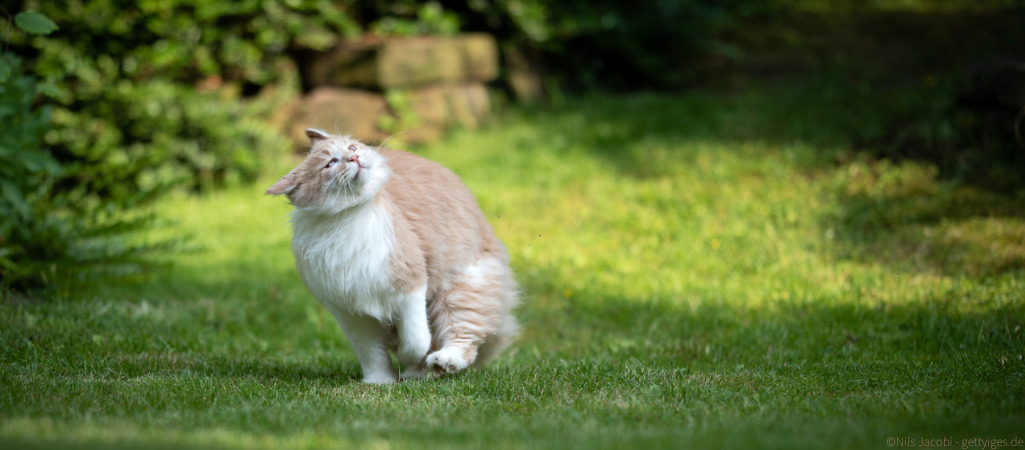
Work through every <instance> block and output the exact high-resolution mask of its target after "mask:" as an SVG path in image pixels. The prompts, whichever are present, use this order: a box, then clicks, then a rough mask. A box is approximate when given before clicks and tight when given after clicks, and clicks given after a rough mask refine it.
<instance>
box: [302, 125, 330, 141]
mask: <svg viewBox="0 0 1025 450" xmlns="http://www.w3.org/2000/svg"><path fill="white" fill-rule="evenodd" d="M306 137H308V138H310V143H311V144H316V143H317V141H319V140H321V139H327V138H329V137H331V135H330V134H327V132H326V131H324V130H318V129H316V128H307V129H306Z"/></svg>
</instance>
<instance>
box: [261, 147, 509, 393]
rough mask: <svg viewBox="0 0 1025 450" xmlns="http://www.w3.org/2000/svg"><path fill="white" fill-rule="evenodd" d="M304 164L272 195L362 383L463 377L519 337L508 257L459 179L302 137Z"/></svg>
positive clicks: (389, 155)
mask: <svg viewBox="0 0 1025 450" xmlns="http://www.w3.org/2000/svg"><path fill="white" fill-rule="evenodd" d="M306 135H307V136H309V138H310V140H311V142H312V148H311V149H310V152H309V154H308V155H307V157H306V160H305V161H303V162H302V163H301V164H299V166H298V167H296V168H295V169H292V171H291V172H289V173H288V174H287V175H285V176H284V177H282V178H281V179H280V180H278V182H277V183H274V185H273V186H271V187H270V188H268V189H267V193H268V194H273V195H279V194H284V195H286V196H288V199H289V201H290V202H291V203H292V205H293V206H295V211H294V212H293V213H292V227H293V237H292V251H293V253H294V254H295V261H296V268H297V269H298V271H299V274H300V275H301V276H302V279H303V281H304V282H305V283H306V286H307V287H308V288H309V290H310V291H311V292H312V293H313V295H314V296H316V297H317V298H318V299H320V301H321V303H323V304H324V306H326V307H327V309H328V310H330V311H331V313H332V314H333V315H334V316H335V318H336V319H337V320H338V324H339V325H340V326H341V327H342V331H344V332H345V335H346V337H348V339H349V342H350V343H351V344H352V347H353V350H355V353H356V357H357V358H358V359H359V363H360V366H362V368H363V381H365V382H367V383H392V382H395V381H396V380H398V379H399V378H400V376H399V375H398V372H397V371H396V370H395V367H394V366H393V365H392V362H391V358H390V356H389V353H388V352H389V350H391V351H393V352H395V354H396V357H397V359H398V361H399V363H400V364H401V365H402V366H403V367H404V369H405V370H404V372H403V373H402V375H401V378H403V379H405V378H411V377H422V376H427V375H430V374H448V373H456V372H459V371H461V370H463V369H465V368H467V367H469V366H471V365H474V366H477V365H480V364H482V363H484V362H485V361H487V360H488V359H489V358H490V357H493V356H494V355H495V354H497V353H498V351H499V350H501V349H502V348H503V347H505V346H506V345H507V344H508V343H509V341H510V340H511V339H512V338H513V337H514V335H515V334H516V332H517V329H518V325H517V323H516V320H515V318H514V317H513V315H512V309H513V308H514V307H515V306H516V303H517V292H518V290H517V286H516V282H515V280H514V279H513V274H512V271H511V270H510V268H509V257H508V254H507V253H506V250H505V246H504V245H502V242H501V241H499V240H498V238H497V237H495V233H494V231H493V230H492V228H491V226H490V225H488V223H487V221H486V220H485V219H484V215H483V214H482V213H481V211H480V208H479V207H478V206H477V202H476V200H475V199H474V197H473V194H471V193H470V190H469V189H467V188H466V186H465V185H463V183H462V182H461V181H460V180H459V177H457V176H456V175H455V174H453V173H452V172H451V171H449V170H448V169H446V168H444V167H442V166H441V165H439V164H437V163H434V162H431V161H428V160H426V159H424V158H421V157H419V156H416V155H412V154H409V153H404V152H400V151H395V150H388V149H382V148H375V147H372V146H368V145H364V144H363V143H360V142H359V141H356V140H354V139H351V138H350V137H348V136H333V135H329V134H328V133H325V132H323V131H320V130H316V129H309V130H306Z"/></svg>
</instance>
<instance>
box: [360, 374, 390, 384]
mask: <svg viewBox="0 0 1025 450" xmlns="http://www.w3.org/2000/svg"><path fill="white" fill-rule="evenodd" d="M396 381H398V380H397V379H396V378H395V374H392V373H378V374H368V375H364V376H363V382H364V383H367V384H392V383H394V382H396Z"/></svg>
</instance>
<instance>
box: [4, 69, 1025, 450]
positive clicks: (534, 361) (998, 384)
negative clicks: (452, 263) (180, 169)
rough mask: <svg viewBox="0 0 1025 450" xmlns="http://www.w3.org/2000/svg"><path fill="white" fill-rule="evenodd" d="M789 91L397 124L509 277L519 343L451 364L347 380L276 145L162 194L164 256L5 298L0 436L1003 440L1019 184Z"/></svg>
mask: <svg viewBox="0 0 1025 450" xmlns="http://www.w3.org/2000/svg"><path fill="white" fill-rule="evenodd" d="M781 89H782V90H781ZM800 92H801V91H800V90H794V91H786V90H785V88H778V87H774V86H769V87H765V88H762V89H752V90H747V91H744V93H734V94H727V93H714V92H701V91H696V92H692V93H688V94H679V95H661V94H660V95H654V94H651V95H645V94H637V95H631V96H620V97H593V98H583V99H577V100H572V101H568V102H567V103H565V104H562V105H560V106H555V107H548V108H543V109H537V110H534V109H517V110H513V111H510V112H507V113H505V114H504V115H503V116H502V117H501V118H499V119H498V120H496V121H495V123H494V124H493V125H492V126H490V127H489V128H487V129H484V130H481V131H476V132H459V133H456V134H455V135H454V136H452V137H451V138H450V139H449V140H447V141H445V142H442V143H439V144H435V145H431V146H427V147H424V148H419V149H417V151H418V152H419V153H421V154H424V155H426V156H428V157H430V158H432V159H435V160H437V161H440V162H442V163H444V164H446V165H447V166H449V167H450V168H452V169H453V170H455V171H456V172H457V173H459V174H460V175H461V176H462V177H463V179H464V181H465V182H466V183H467V184H468V185H469V186H470V187H471V189H472V190H473V191H474V192H475V193H476V194H477V195H478V198H479V202H480V204H481V206H482V208H483V209H484V211H485V213H486V214H487V216H488V217H489V218H490V220H491V222H492V224H493V225H494V226H495V228H496V230H497V232H498V234H499V236H500V237H501V238H502V239H503V240H504V241H505V243H506V245H507V246H508V248H509V251H510V254H511V257H512V261H513V265H514V267H515V269H516V270H517V274H518V279H519V281H520V282H521V284H522V286H523V290H524V302H523V307H522V308H521V309H520V311H519V313H518V314H519V316H520V317H521V319H522V322H523V324H524V332H523V334H522V336H521V339H520V340H519V342H518V344H517V345H516V346H515V347H513V348H512V350H511V351H510V352H509V353H507V354H506V355H505V356H504V357H502V358H500V359H499V360H498V361H496V362H495V363H493V364H491V365H489V366H487V367H486V368H484V369H482V370H480V371H475V372H469V373H465V374H461V375H458V376H454V377H450V378H444V379H437V380H417V381H411V382H406V383H402V384H397V385H393V386H368V385H364V384H361V383H359V382H358V378H359V374H360V372H359V367H358V364H357V362H356V359H355V357H354V355H353V353H352V351H351V350H350V349H349V348H348V344H347V343H346V341H345V339H344V336H343V335H342V333H341V332H340V330H339V329H338V327H337V326H336V324H335V323H334V321H333V319H332V318H331V317H330V314H329V313H327V312H326V311H325V310H324V309H323V308H322V307H320V306H319V304H318V303H317V301H316V300H315V299H314V298H313V297H312V296H311V295H310V294H308V293H307V292H306V291H305V290H304V288H303V286H302V283H301V282H300V280H299V278H298V275H297V274H296V273H295V271H294V269H293V267H292V256H291V254H290V251H289V229H288V224H287V215H288V212H289V210H290V207H288V205H287V204H286V203H285V202H284V200H282V199H280V198H274V197H267V196H264V195H262V192H263V189H264V188H265V187H266V185H269V184H270V183H271V182H272V181H273V180H274V179H276V177H277V176H280V175H281V174H284V173H285V172H286V171H287V170H288V169H289V168H290V166H291V165H292V164H294V162H295V161H294V160H292V159H289V158H288V157H285V156H283V157H282V158H281V159H280V160H279V161H277V164H276V168H275V169H274V170H272V171H270V172H271V173H268V174H267V176H266V179H265V180H263V181H262V182H261V183H258V184H257V185H254V186H246V187H240V188H233V189H230V190H228V191H226V192H222V193H218V194H214V195H210V196H208V197H205V198H202V199H195V198H184V197H183V198H174V199H169V200H166V201H163V202H161V203H160V204H159V205H157V207H156V208H155V211H156V212H157V213H158V215H159V216H160V217H161V218H163V219H166V220H168V221H170V222H173V223H175V225H173V226H170V227H168V228H165V229H163V230H161V231H159V233H163V234H168V235H190V236H192V237H193V239H192V242H193V243H194V244H195V245H196V246H197V247H198V248H199V250H198V251H196V252H193V253H188V254H185V255H181V256H178V257H175V262H176V264H175V266H174V268H173V269H172V270H170V271H167V272H160V273H157V274H155V275H154V277H153V278H152V279H151V280H149V281H146V282H144V283H141V284H121V285H99V286H95V287H93V288H89V289H84V290H81V291H76V292H74V293H72V295H70V296H69V297H68V298H63V299H58V300H53V301H47V302H26V301H12V302H4V303H2V304H0V342H2V345H0V447H3V448H15V447H60V448H65V447H100V448H116V447H120V446H124V447H142V448H163V447H167V448H195V447H204V446H211V447H229V448H269V449H279V448H344V447H349V446H351V447H357V448H425V447H426V448H432V447H437V446H443V447H456V448H459V447H463V448H483V447H528V448H534V447H541V448H587V449H591V448H691V447H694V448H700V447H712V448H745V447H768V448H772V447H775V448H793V447H795V446H800V447H817V448H884V447H887V438H889V437H893V438H903V439H908V438H911V439H915V440H919V439H921V438H940V439H942V438H947V439H949V440H950V441H951V446H954V447H961V446H962V442H961V440H962V439H970V438H991V439H1006V440H1011V439H1014V438H1022V439H1025V426H1023V425H1022V424H1025V361H1023V359H1022V354H1023V353H1025V331H1023V330H1022V326H1023V323H1025V300H1023V299H1025V195H1013V194H997V193H992V192H990V191H986V190H983V189H982V188H977V187H972V185H969V184H964V183H961V182H958V181H955V180H952V179H949V178H946V177H943V176H941V175H939V174H938V173H937V171H936V170H934V169H932V168H931V166H929V165H927V164H924V163H915V162H904V163H882V162H877V161H874V160H873V159H871V158H869V157H867V156H864V155H863V154H861V153H858V152H856V151H854V150H853V149H854V144H852V139H851V138H850V136H849V135H845V134H844V132H843V131H842V130H838V129H834V128H831V127H832V126H833V125H835V126H836V127H840V128H842V127H843V126H851V125H850V124H849V123H847V124H846V125H836V124H840V123H846V122H845V121H846V120H847V119H848V118H849V117H847V116H844V114H847V115H850V116H853V115H856V114H857V113H859V111H857V110H854V111H850V110H848V111H846V112H841V115H840V116H839V117H832V118H830V117H826V116H827V115H824V114H822V113H821V112H820V110H819V109H817V108H818V106H821V104H820V105H815V104H810V105H803V106H802V105H801V104H800V102H801V101H804V100H806V99H802V97H801V95H800ZM821 101H822V102H829V101H831V100H830V99H829V98H825V99H822V100H821ZM861 120H865V121H866V122H871V121H872V120H873V117H871V116H870V115H869V116H868V117H862V118H861ZM904 442H907V441H904ZM971 448H982V446H981V445H977V446H973V447H971Z"/></svg>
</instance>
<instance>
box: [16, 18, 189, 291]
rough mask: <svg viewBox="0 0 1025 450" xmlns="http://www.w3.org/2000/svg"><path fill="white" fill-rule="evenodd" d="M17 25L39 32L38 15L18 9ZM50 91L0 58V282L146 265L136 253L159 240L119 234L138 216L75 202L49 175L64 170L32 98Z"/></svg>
mask: <svg viewBox="0 0 1025 450" xmlns="http://www.w3.org/2000/svg"><path fill="white" fill-rule="evenodd" d="M16 23H17V24H18V27H19V28H21V29H23V30H24V31H27V32H31V33H46V32H49V31H52V29H53V28H50V27H51V26H54V25H53V23H52V22H50V21H49V20H48V19H47V18H46V17H45V16H42V15H39V14H32V13H23V14H19V15H18V20H17V22H16ZM40 91H45V92H48V93H50V94H56V93H57V91H56V89H55V88H54V87H53V86H52V85H48V84H40V83H38V82H37V81H36V80H35V79H34V78H33V77H31V76H27V75H24V74H23V69H22V61H21V59H20V58H18V57H16V56H14V55H10V54H4V55H3V58H2V59H0V123H3V124H5V127H4V132H3V133H0V216H2V217H3V218H4V221H3V222H0V274H2V276H0V288H3V290H4V291H7V290H10V289H15V290H19V291H24V290H32V289H36V288H40V287H46V286H52V285H53V284H54V282H55V281H57V280H60V279H68V278H72V277H74V278H77V279H79V280H84V279H87V278H89V277H90V276H91V275H95V274H96V273H97V272H98V271H99V272H103V273H105V274H112V273H117V274H120V275H125V274H129V273H137V272H139V271H141V270H142V269H143V268H144V267H146V266H147V264H146V261H144V260H143V259H142V255H144V254H145V253H147V252H148V251H150V250H155V249H158V248H163V247H166V246H168V245H170V244H171V243H170V242H165V243H163V244H156V245H147V244H142V243H138V244H130V243H127V242H126V240H125V239H124V237H125V234H126V233H127V232H129V231H130V230H132V229H134V228H135V226H137V225H139V224H140V220H125V219H113V218H111V217H109V216H108V215H105V214H102V213H101V212H100V211H97V210H95V209H89V208H83V207H82V206H81V205H79V204H77V203H76V201H75V200H76V199H75V197H74V196H73V195H69V191H67V190H62V189H59V188H57V181H58V180H60V178H61V177H62V176H66V175H67V174H68V173H70V171H69V170H67V168H65V167H62V166H61V164H60V163H59V162H58V161H57V159H56V158H54V157H53V155H52V154H51V153H50V151H49V150H48V149H46V148H45V147H44V146H43V145H42V139H43V135H44V134H45V133H46V131H47V130H48V129H49V127H50V114H51V107H50V105H45V104H40V103H37V98H38V97H39V92H40Z"/></svg>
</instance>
